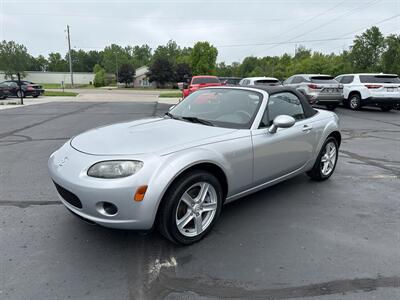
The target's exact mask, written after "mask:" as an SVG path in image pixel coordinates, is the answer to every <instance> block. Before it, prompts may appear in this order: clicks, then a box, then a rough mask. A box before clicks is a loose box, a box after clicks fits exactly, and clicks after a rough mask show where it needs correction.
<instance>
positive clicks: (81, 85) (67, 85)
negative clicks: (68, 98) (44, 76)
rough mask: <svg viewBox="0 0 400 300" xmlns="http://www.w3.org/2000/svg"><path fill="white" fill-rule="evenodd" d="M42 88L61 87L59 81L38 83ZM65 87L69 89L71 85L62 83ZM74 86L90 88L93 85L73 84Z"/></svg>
mask: <svg viewBox="0 0 400 300" xmlns="http://www.w3.org/2000/svg"><path fill="white" fill-rule="evenodd" d="M39 84H40V85H41V86H42V87H43V88H44V89H60V90H61V89H62V86H61V84H60V83H39ZM64 88H65V89H71V88H72V86H71V85H70V84H64ZM74 88H76V89H92V88H94V86H93V85H90V84H75V85H74Z"/></svg>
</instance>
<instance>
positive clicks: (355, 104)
mask: <svg viewBox="0 0 400 300" xmlns="http://www.w3.org/2000/svg"><path fill="white" fill-rule="evenodd" d="M349 107H350V109H352V110H360V109H361V97H360V95H358V94H353V95H351V97H350V98H349Z"/></svg>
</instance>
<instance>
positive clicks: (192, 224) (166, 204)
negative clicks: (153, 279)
mask: <svg viewBox="0 0 400 300" xmlns="http://www.w3.org/2000/svg"><path fill="white" fill-rule="evenodd" d="M204 187H206V188H207V192H206V194H205V198H203V202H202V201H201V199H196V198H198V197H200V191H201V190H202V189H203V188H204ZM184 195H186V196H185V197H184ZM188 196H189V197H188ZM183 199H185V200H183ZM188 203H190V204H191V206H189V205H188ZM222 203H223V192H222V187H221V184H220V182H219V181H218V179H217V178H216V177H215V176H214V175H213V174H211V173H209V172H206V171H200V170H198V171H192V172H190V173H187V174H185V176H181V177H178V178H177V179H176V180H175V181H174V182H173V183H172V185H171V186H170V187H169V188H168V190H167V192H166V194H165V195H164V197H163V200H162V202H161V205H160V208H159V211H158V218H157V226H158V230H159V231H160V233H161V234H162V235H163V236H164V237H166V238H167V239H169V240H170V241H172V242H174V243H176V244H181V245H190V244H193V243H195V242H198V241H200V240H201V239H202V238H203V237H204V236H206V235H207V234H208V233H209V232H210V231H211V229H212V227H213V226H214V224H215V223H216V221H217V219H218V217H219V215H220V214H221V208H222ZM204 206H207V207H206V208H204ZM202 209H207V211H202ZM196 221H199V222H200V221H201V226H199V225H198V224H200V223H196ZM178 223H181V224H182V225H183V226H178ZM198 228H200V229H199V230H197V229H198Z"/></svg>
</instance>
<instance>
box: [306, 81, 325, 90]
mask: <svg viewBox="0 0 400 300" xmlns="http://www.w3.org/2000/svg"><path fill="white" fill-rule="evenodd" d="M307 86H308V88H310V89H312V90H319V89H322V86H320V85H317V84H313V83H311V84H307Z"/></svg>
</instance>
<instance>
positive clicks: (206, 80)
mask: <svg viewBox="0 0 400 300" xmlns="http://www.w3.org/2000/svg"><path fill="white" fill-rule="evenodd" d="M202 83H220V81H219V79H218V78H216V77H198V78H193V81H192V84H202Z"/></svg>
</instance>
